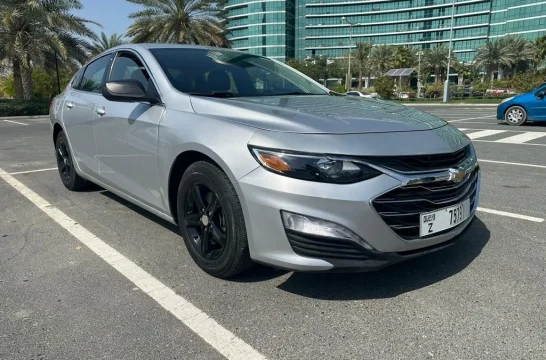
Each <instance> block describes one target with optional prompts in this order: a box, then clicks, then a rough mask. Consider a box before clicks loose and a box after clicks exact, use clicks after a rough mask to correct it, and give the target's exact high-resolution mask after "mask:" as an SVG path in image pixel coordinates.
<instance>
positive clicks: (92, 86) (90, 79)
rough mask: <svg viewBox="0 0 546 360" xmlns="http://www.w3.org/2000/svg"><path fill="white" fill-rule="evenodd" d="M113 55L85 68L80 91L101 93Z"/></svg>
mask: <svg viewBox="0 0 546 360" xmlns="http://www.w3.org/2000/svg"><path fill="white" fill-rule="evenodd" d="M110 57H111V55H106V56H103V57H101V58H99V59H97V60H95V61H93V62H92V63H90V64H89V65H87V67H86V68H85V72H84V73H83V78H82V81H81V84H80V85H79V87H78V89H79V90H83V91H91V92H98V93H100V92H101V87H102V79H103V78H104V72H105V71H106V68H107V67H108V64H109V63H110Z"/></svg>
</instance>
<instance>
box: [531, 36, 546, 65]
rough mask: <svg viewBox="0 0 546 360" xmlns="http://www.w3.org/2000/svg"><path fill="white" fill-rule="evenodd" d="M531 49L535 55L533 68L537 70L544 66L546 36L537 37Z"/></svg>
mask: <svg viewBox="0 0 546 360" xmlns="http://www.w3.org/2000/svg"><path fill="white" fill-rule="evenodd" d="M533 47H534V54H535V57H534V62H535V68H538V67H540V66H542V65H543V64H544V60H546V35H543V36H540V37H537V39H536V41H535V42H534V44H533Z"/></svg>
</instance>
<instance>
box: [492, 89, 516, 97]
mask: <svg viewBox="0 0 546 360" xmlns="http://www.w3.org/2000/svg"><path fill="white" fill-rule="evenodd" d="M515 93H516V91H515V90H514V89H487V90H486V91H485V94H486V95H487V96H506V95H514V94H515Z"/></svg>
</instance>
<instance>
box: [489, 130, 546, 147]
mask: <svg viewBox="0 0 546 360" xmlns="http://www.w3.org/2000/svg"><path fill="white" fill-rule="evenodd" d="M543 136H546V132H532V131H529V132H525V133H523V134H518V135H514V136H510V137H507V138H504V139H500V140H496V142H500V143H505V144H523V143H525V142H527V141H531V140H534V139H538V138H541V137H543Z"/></svg>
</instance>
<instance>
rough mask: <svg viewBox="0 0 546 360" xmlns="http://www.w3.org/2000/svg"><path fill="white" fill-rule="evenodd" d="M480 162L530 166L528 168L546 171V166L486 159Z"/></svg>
mask: <svg viewBox="0 0 546 360" xmlns="http://www.w3.org/2000/svg"><path fill="white" fill-rule="evenodd" d="M478 160H479V162H486V163H494V164H506V165H516V166H528V167H535V168H541V169H546V166H544V165H535V164H523V163H515V162H508V161H497V160H484V159H478Z"/></svg>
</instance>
